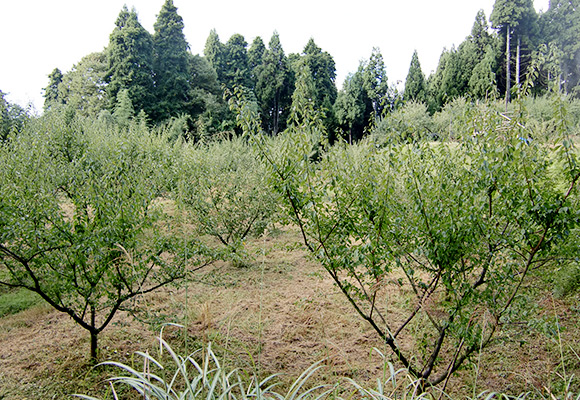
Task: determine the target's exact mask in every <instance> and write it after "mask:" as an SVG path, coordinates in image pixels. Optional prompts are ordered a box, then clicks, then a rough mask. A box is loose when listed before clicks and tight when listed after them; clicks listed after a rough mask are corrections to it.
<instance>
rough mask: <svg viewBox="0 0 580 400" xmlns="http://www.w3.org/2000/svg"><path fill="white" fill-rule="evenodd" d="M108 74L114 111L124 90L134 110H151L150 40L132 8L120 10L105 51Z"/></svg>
mask: <svg viewBox="0 0 580 400" xmlns="http://www.w3.org/2000/svg"><path fill="white" fill-rule="evenodd" d="M107 53H108V54H107V55H108V60H109V73H108V85H107V95H108V99H109V108H110V109H111V110H113V109H114V107H115V104H116V103H117V94H118V93H119V91H121V90H122V89H127V90H128V94H129V97H130V99H131V101H132V103H133V106H134V108H135V110H143V111H145V112H146V113H147V115H151V114H152V111H154V110H153V109H154V81H153V39H152V38H151V34H150V33H149V32H147V30H146V29H145V28H143V26H142V25H141V24H140V23H139V19H138V17H137V12H136V11H135V9H133V10H131V11H129V10H128V9H127V7H126V6H125V7H123V9H122V10H121V13H120V14H119V17H118V18H117V21H116V23H115V29H114V30H113V33H111V36H110V39H109V47H108V48H107Z"/></svg>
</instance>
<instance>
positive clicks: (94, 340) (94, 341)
mask: <svg viewBox="0 0 580 400" xmlns="http://www.w3.org/2000/svg"><path fill="white" fill-rule="evenodd" d="M96 313H97V312H96V310H95V306H94V305H92V304H91V330H90V332H91V363H92V364H96V363H97V335H98V334H99V333H98V331H97V330H96V329H95V324H96Z"/></svg>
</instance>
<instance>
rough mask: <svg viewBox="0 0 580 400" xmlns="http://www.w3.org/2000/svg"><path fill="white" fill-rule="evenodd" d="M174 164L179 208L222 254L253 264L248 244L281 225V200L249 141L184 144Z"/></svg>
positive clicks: (199, 232) (226, 258)
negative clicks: (278, 214)
mask: <svg viewBox="0 0 580 400" xmlns="http://www.w3.org/2000/svg"><path fill="white" fill-rule="evenodd" d="M176 158H177V159H176V160H175V161H174V171H173V179H172V181H173V185H175V190H174V197H175V200H176V201H177V204H178V205H179V206H180V207H181V208H183V210H184V211H185V212H186V215H187V220H188V221H191V223H192V224H193V225H194V226H195V228H196V229H195V231H197V232H198V234H199V235H211V236H213V237H214V238H215V239H217V240H218V241H219V246H218V248H219V247H221V248H222V249H221V250H217V251H216V253H218V254H219V256H220V257H221V258H222V259H225V260H231V261H232V262H233V263H234V265H238V266H243V265H244V264H247V263H248V262H249V261H251V255H250V254H248V253H247V252H246V250H245V246H244V244H245V241H246V240H247V239H249V238H250V237H257V236H260V235H262V234H263V233H264V231H265V230H266V228H267V227H268V225H270V224H271V223H273V222H274V221H275V217H276V201H275V197H274V195H273V191H272V189H271V188H270V186H269V185H268V181H267V179H266V174H265V170H264V167H263V165H261V164H260V163H259V162H258V160H257V159H256V157H255V155H254V154H253V152H252V149H251V148H250V147H249V146H248V145H247V144H246V143H244V142H243V141H241V140H239V139H234V140H232V141H227V142H224V143H211V144H208V145H206V146H200V145H184V147H183V148H181V149H180V150H179V152H178V155H177V156H176Z"/></svg>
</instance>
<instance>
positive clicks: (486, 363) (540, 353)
mask: <svg viewBox="0 0 580 400" xmlns="http://www.w3.org/2000/svg"><path fill="white" fill-rule="evenodd" d="M299 240H300V237H299V235H298V233H297V232H296V231H294V230H292V229H289V228H284V229H282V230H279V231H276V232H274V233H272V234H270V235H268V236H266V237H263V238H260V239H256V240H255V241H253V242H252V243H250V251H251V252H253V253H254V254H255V255H256V256H255V260H254V261H253V262H252V263H250V265H248V266H245V267H234V266H232V265H230V264H228V263H218V264H216V265H215V266H213V267H211V268H208V269H206V270H205V271H203V272H202V273H200V274H199V275H198V276H197V277H198V279H197V280H196V281H195V282H190V283H188V284H187V285H186V286H183V287H179V288H168V289H165V290H163V291H159V292H157V293H154V294H152V295H150V296H147V297H146V298H142V299H138V302H139V305H140V306H141V308H142V309H144V310H147V314H145V313H141V314H139V318H140V319H142V320H146V321H148V322H149V323H148V324H145V323H143V322H140V321H137V320H135V319H134V318H133V317H131V316H129V315H127V314H125V313H120V314H119V315H118V316H117V317H116V319H115V321H114V322H113V324H112V325H111V326H109V327H108V328H107V329H106V330H105V331H104V332H103V333H102V334H101V336H100V342H99V345H100V349H101V353H100V359H101V360H109V359H110V360H116V361H121V362H124V363H128V364H129V365H131V363H136V361H135V360H136V359H135V358H133V353H134V352H135V351H138V350H141V351H147V350H148V351H149V352H151V353H152V354H154V353H155V352H156V348H157V346H156V337H157V336H158V334H159V327H160V326H161V324H162V323H163V322H175V323H180V324H182V325H185V326H186V329H178V328H171V327H168V328H165V330H164V337H165V339H167V340H168V341H169V342H170V343H171V344H172V346H173V347H174V348H177V349H179V350H180V351H181V352H182V353H183V354H185V353H186V352H187V351H191V350H193V349H196V348H199V346H200V345H202V344H205V343H207V342H210V341H211V342H212V345H213V348H214V350H215V351H216V352H217V353H219V354H221V355H222V358H223V359H226V360H228V361H227V362H228V363H230V364H231V366H232V367H234V366H235V367H241V368H244V369H246V370H247V371H256V372H257V373H258V374H260V375H270V374H273V373H283V375H282V376H281V378H280V379H281V380H282V381H283V382H285V383H288V382H291V381H292V380H293V379H295V378H296V377H297V376H298V375H299V374H300V373H301V372H302V371H303V370H304V369H306V368H307V367H308V366H310V365H311V364H312V363H314V362H316V361H318V360H321V359H325V362H324V363H325V368H324V369H323V370H322V372H321V373H320V374H319V375H318V376H316V378H315V381H317V382H336V381H338V380H339V379H340V377H351V378H353V379H355V380H356V381H357V382H359V383H361V384H366V385H374V384H375V382H376V379H377V378H379V377H380V376H381V373H382V370H383V360H382V359H381V358H380V357H379V356H378V355H377V353H374V352H372V349H373V348H374V347H376V348H378V349H380V350H381V351H383V352H384V353H385V354H387V355H388V357H387V359H388V360H390V361H393V362H395V360H394V359H393V358H392V356H391V355H390V354H389V352H388V350H387V349H386V348H385V346H384V344H383V343H381V342H380V340H379V339H378V338H377V336H376V335H375V333H374V331H372V330H371V328H370V327H369V326H367V325H366V324H365V323H364V321H362V320H360V318H359V317H358V316H357V315H355V314H354V312H353V310H352V309H351V306H350V305H349V304H348V302H347V301H346V299H345V298H344V297H343V296H342V294H341V293H340V292H339V291H338V290H337V289H336V288H335V287H334V286H333V284H332V282H331V280H330V279H329V277H327V276H326V274H325V272H324V271H323V270H322V268H321V267H320V266H318V265H317V264H315V263H313V262H312V261H310V260H309V258H308V257H307V254H306V253H305V252H304V251H303V250H302V249H301V248H300V246H299V245H297V243H299ZM5 294H6V293H4V294H2V295H1V296H4V295H5ZM393 294H394V293H393ZM0 299H5V297H0ZM579 299H580V298H579V297H578V295H576V297H573V296H572V297H567V298H563V299H554V297H553V296H552V295H551V294H550V291H549V290H546V288H544V287H542V286H539V287H537V288H535V289H534V298H533V300H534V302H533V303H534V304H529V306H530V307H531V308H530V310H533V311H534V314H535V315H536V317H535V318H534V323H533V324H532V325H533V327H532V328H530V324H528V323H524V321H522V323H514V324H513V325H510V326H505V327H504V329H503V330H502V332H501V333H500V334H499V335H498V337H497V340H496V341H495V342H494V343H493V344H492V345H491V347H489V348H488V349H487V351H485V352H484V353H483V354H481V357H480V358H476V359H474V360H472V363H470V364H469V365H467V368H465V370H463V371H461V372H460V373H459V374H458V375H457V376H456V377H454V378H452V379H451V381H450V382H449V384H448V387H447V390H448V392H449V393H451V394H452V395H454V397H458V398H459V397H461V398H463V397H465V396H466V395H467V396H470V395H473V393H476V394H477V393H479V392H481V391H483V390H484V389H487V390H493V391H502V392H507V393H510V394H519V393H521V392H523V391H530V392H532V394H535V395H539V394H543V395H546V394H547V390H546V389H549V390H556V391H558V390H561V389H562V387H561V386H562V385H564V382H565V380H564V379H562V378H561V377H559V376H558V375H564V370H563V369H562V362H561V361H562V359H564V361H565V366H566V371H565V374H566V375H565V376H566V377H568V376H571V375H572V374H576V375H577V376H580V357H578V355H577V354H579V353H580V322H579V321H580V305H579V304H580V301H579ZM2 301H3V302H5V301H6V300H2ZM535 307H537V309H536V308H535ZM22 308H24V310H22V311H19V312H16V313H5V314H4V315H3V316H2V317H1V318H0V344H1V345H0V399H3V398H5V399H52V398H63V397H64V396H65V395H67V394H70V393H84V394H91V395H97V396H101V397H104V396H105V394H106V392H107V390H106V383H104V382H103V380H104V379H106V377H108V376H110V374H111V371H110V370H109V371H108V370H103V369H96V370H95V369H93V368H91V367H90V366H89V363H88V353H89V337H88V335H87V334H86V332H85V331H84V330H83V329H81V328H80V327H78V326H76V325H75V324H74V322H73V321H71V320H70V319H69V318H68V317H67V316H66V315H64V314H61V313H58V312H56V311H53V310H52V309H51V308H50V307H48V306H46V305H44V304H43V303H35V302H32V303H30V304H28V305H27V306H26V307H22ZM393 312H397V310H393ZM406 346H413V344H412V343H409V344H406ZM576 382H577V381H576ZM575 385H576V386H575V391H576V392H580V389H579V387H578V384H577V383H576V384H575Z"/></svg>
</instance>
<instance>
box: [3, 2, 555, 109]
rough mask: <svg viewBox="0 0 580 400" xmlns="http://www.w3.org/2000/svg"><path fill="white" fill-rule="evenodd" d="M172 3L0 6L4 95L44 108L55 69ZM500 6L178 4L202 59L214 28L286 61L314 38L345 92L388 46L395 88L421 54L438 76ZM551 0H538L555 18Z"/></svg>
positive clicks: (149, 25)
mask: <svg viewBox="0 0 580 400" xmlns="http://www.w3.org/2000/svg"><path fill="white" fill-rule="evenodd" d="M163 2H164V0H91V1H87V0H14V1H13V0H0V19H1V22H0V90H2V91H3V92H5V93H9V96H8V100H9V101H11V102H15V103H18V104H21V105H23V106H25V105H26V104H27V103H29V102H32V103H33V104H34V105H35V107H36V108H37V109H38V110H41V109H42V104H43V98H42V88H43V87H45V86H46V85H47V83H48V77H47V76H48V74H49V73H50V72H51V71H52V70H53V69H54V68H55V67H58V68H60V69H61V70H62V71H63V72H66V71H68V70H70V68H71V67H72V66H73V64H75V63H76V62H78V61H80V59H81V58H82V57H83V56H85V55H87V54H89V53H92V52H95V51H101V50H103V48H104V47H105V46H106V45H107V43H108V40H109V34H110V33H111V31H112V30H113V27H114V22H115V20H116V18H117V15H118V14H119V11H120V10H121V8H122V7H123V5H124V4H125V3H126V4H127V5H128V6H129V7H133V6H134V7H135V8H136V9H137V11H138V13H139V19H140V21H141V23H142V24H143V26H144V27H145V28H146V29H147V30H149V31H150V32H151V33H153V24H154V22H155V19H156V16H157V14H158V13H159V10H160V9H161V6H162V4H163ZM494 2H495V0H357V1H340V0H339V1H336V0H293V1H272V0H209V1H208V0H205V1H192V0H174V4H175V6H176V7H177V8H178V13H179V14H180V15H181V16H182V17H183V20H184V23H185V29H184V33H185V36H186V38H187V41H188V42H189V44H190V47H191V51H192V52H193V53H194V54H196V53H199V54H203V48H204V45H205V40H206V39H207V36H208V35H209V32H210V30H211V29H213V28H215V29H216V30H217V33H218V34H219V36H220V39H221V40H222V42H226V41H227V40H228V39H229V37H230V36H231V35H232V34H234V33H240V34H242V35H244V37H245V38H246V41H247V42H248V43H251V42H252V40H253V39H254V38H255V37H256V36H261V37H262V39H263V40H264V42H265V43H266V44H267V43H268V42H269V40H270V37H271V36H272V33H273V32H274V30H277V31H278V33H279V34H280V40H281V42H282V46H283V47H284V51H285V52H286V54H289V53H300V52H302V50H303V48H304V46H305V45H306V43H307V42H308V39H309V38H310V37H313V38H314V40H315V42H316V43H317V44H318V46H319V47H321V48H322V49H323V50H325V51H328V52H329V53H330V54H331V55H332V56H333V57H334V60H335V62H336V69H337V81H336V83H337V87H338V88H339V89H340V88H341V87H342V83H343V80H344V77H345V76H346V75H347V74H348V73H350V72H354V71H356V69H357V67H358V64H359V61H360V60H362V59H368V57H369V56H370V54H371V50H372V48H373V47H375V46H376V47H379V48H380V49H381V52H382V54H383V57H384V59H385V64H386V67H387V75H388V77H389V81H390V82H396V81H403V82H404V80H405V78H406V76H407V72H408V69H409V64H410V62H411V56H412V54H413V50H414V49H417V51H418V53H419V59H420V61H421V65H422V67H423V72H425V74H427V75H429V73H430V72H431V71H433V70H434V69H435V68H436V67H437V63H438V60H439V56H440V55H441V51H442V50H443V48H445V47H446V48H451V46H453V45H456V46H457V45H459V44H460V43H461V42H462V41H463V40H464V39H465V37H466V36H467V35H469V33H470V31H471V27H472V25H473V22H474V20H475V16H476V14H477V11H478V10H479V9H483V10H484V11H485V14H486V16H487V17H488V19H489V14H490V13H491V10H492V9H493V4H494ZM548 2H549V0H534V4H535V7H536V9H537V10H538V11H539V10H544V11H545V10H547V8H548Z"/></svg>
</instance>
